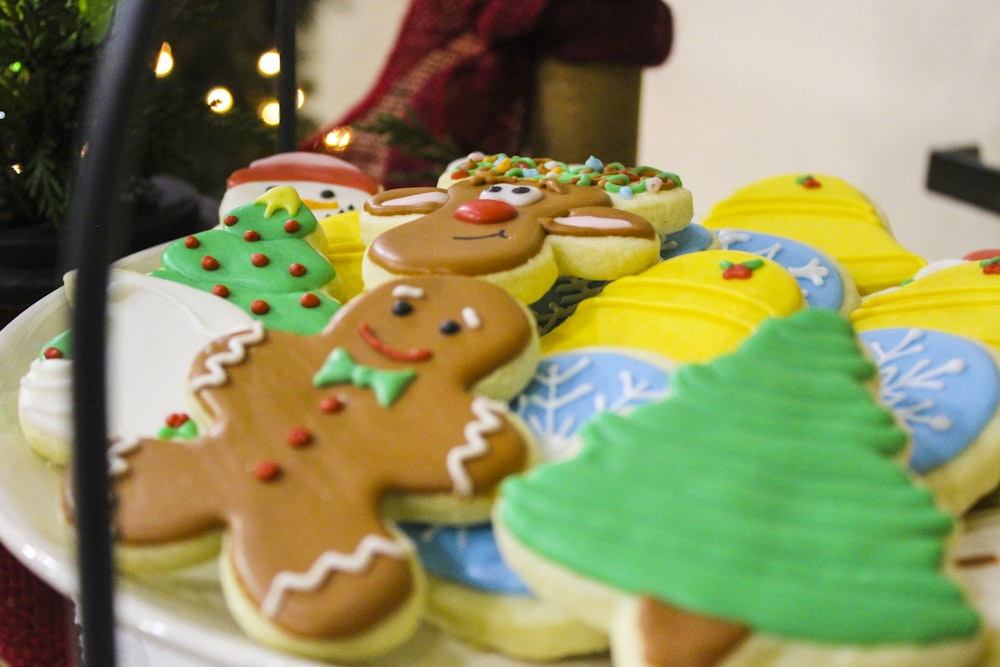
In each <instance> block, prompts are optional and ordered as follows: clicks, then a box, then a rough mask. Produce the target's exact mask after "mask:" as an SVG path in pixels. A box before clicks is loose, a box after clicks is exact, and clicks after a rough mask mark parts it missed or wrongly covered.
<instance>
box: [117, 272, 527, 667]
mask: <svg viewBox="0 0 1000 667" xmlns="http://www.w3.org/2000/svg"><path fill="white" fill-rule="evenodd" d="M536 363H537V338H536V334H535V331H534V326H533V323H532V321H531V318H530V315H529V314H528V313H527V311H526V309H525V308H524V307H523V306H521V305H520V304H518V303H517V302H516V301H514V300H513V299H511V298H510V297H509V295H507V294H506V293H505V292H503V291H502V290H500V289H499V288H497V287H495V286H493V285H490V284H489V283H486V282H485V281H480V280H475V279H470V278H459V277H453V276H421V277H414V278H412V279H409V280H406V281H400V282H396V283H391V284H386V285H383V286H382V287H380V288H378V289H376V290H373V291H372V292H369V293H366V294H365V295H364V296H363V297H359V298H358V299H355V300H353V301H352V302H351V303H350V304H348V305H347V306H345V307H344V308H342V309H341V310H340V311H338V313H337V315H336V316H335V317H334V319H333V320H332V321H331V322H330V324H329V326H328V327H327V328H326V329H325V330H324V331H323V332H322V333H320V334H318V335H314V336H298V335H294V334H289V333H285V332H280V331H271V330H267V331H265V330H264V329H263V327H262V326H261V325H260V323H255V325H254V326H253V327H252V328H250V329H248V330H245V331H242V332H239V333H236V334H233V335H230V336H227V337H224V338H220V339H218V340H217V341H215V342H213V343H212V344H211V345H209V346H208V347H207V348H206V349H205V350H204V351H203V353H202V354H201V355H200V356H199V357H198V358H197V359H196V360H195V362H194V364H193V365H192V370H191V374H190V383H189V390H190V391H191V392H192V393H193V395H194V398H195V400H196V403H197V405H198V407H199V408H200V410H201V411H203V412H204V413H205V415H204V416H205V419H206V422H207V423H210V424H211V426H210V427H209V428H208V429H207V430H206V431H205V432H204V433H203V434H202V435H201V436H199V437H197V438H195V439H192V440H186V441H180V442H178V441H162V440H156V439H141V440H138V441H134V442H126V441H123V442H118V443H115V444H114V445H113V446H112V448H111V459H112V461H111V462H112V472H113V474H114V475H115V476H114V491H115V494H116V497H117V503H116V509H117V514H116V520H115V529H116V535H117V538H118V544H119V546H120V553H119V556H120V558H119V562H120V564H122V566H123V567H124V568H125V569H126V570H128V571H133V572H137V573H140V574H141V573H146V572H154V571H157V570H164V569H173V568H176V567H180V566H183V565H184V564H186V563H189V562H192V561H194V560H196V559H199V558H204V557H205V555H206V554H207V553H209V552H210V551H211V548H212V545H213V544H215V543H217V542H218V540H219V536H220V535H221V536H222V543H223V547H222V553H221V555H220V557H219V562H220V572H221V582H222V587H223V593H224V595H225V599H226V602H227V605H228V606H229V609H230V610H231V612H232V613H233V616H234V618H235V619H236V621H237V622H238V623H239V624H240V626H241V627H242V628H243V629H244V630H245V631H246V632H247V634H248V635H249V636H251V637H252V638H254V639H256V640H258V641H260V642H262V643H264V644H268V645H271V646H274V647H277V648H279V649H282V650H287V651H291V652H294V653H299V654H303V655H307V656H311V657H315V658H320V659H324V660H352V659H360V658H364V657H368V656H373V655H377V654H380V653H382V652H384V651H386V650H388V649H390V648H391V647H393V646H396V645H398V644H399V643H401V642H403V641H405V640H406V639H407V638H408V637H409V636H410V635H411V634H412V632H413V631H414V630H415V629H416V627H417V624H418V622H419V619H420V616H421V612H422V609H423V605H424V578H423V573H422V570H421V568H420V566H419V563H418V561H417V558H416V556H415V552H414V549H413V548H412V546H411V543H410V542H409V540H407V539H405V538H404V537H402V536H401V534H400V533H399V532H398V531H397V530H396V529H395V528H394V526H393V524H392V522H391V521H392V520H395V519H398V518H418V519H422V520H429V521H443V520H447V521H458V522H462V521H472V520H482V519H484V518H486V516H488V512H489V507H490V505H491V502H492V495H493V493H494V490H495V488H496V487H497V485H498V484H499V483H500V481H501V480H502V479H503V478H504V477H505V476H507V475H508V474H510V473H512V472H516V471H519V470H523V469H524V468H525V467H526V466H528V465H530V463H531V461H532V459H533V453H532V444H531V439H530V435H529V434H528V433H527V430H526V429H525V428H523V427H522V426H520V424H519V423H518V420H517V419H516V418H514V417H513V416H512V415H510V414H509V412H508V410H507V409H506V404H505V403H503V402H502V401H506V400H509V399H510V398H511V397H512V396H513V395H514V394H515V393H516V392H517V391H518V390H519V389H520V388H521V387H522V386H524V384H526V383H527V381H528V380H529V379H530V377H531V373H532V371H533V370H534V367H535V365H536Z"/></svg>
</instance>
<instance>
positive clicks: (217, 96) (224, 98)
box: [205, 86, 233, 114]
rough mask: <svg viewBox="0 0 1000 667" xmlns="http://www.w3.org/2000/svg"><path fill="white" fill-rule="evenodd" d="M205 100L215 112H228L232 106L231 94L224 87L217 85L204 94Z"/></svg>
mask: <svg viewBox="0 0 1000 667" xmlns="http://www.w3.org/2000/svg"><path fill="white" fill-rule="evenodd" d="M205 102H206V103H207V104H208V107H209V108H210V109H211V110H212V111H214V112H215V113H218V114H223V113H228V112H229V111H231V110H232V108H233V94H232V93H230V92H229V91H228V90H227V89H226V88H223V87H222V86H219V87H218V88H213V89H212V90H210V91H208V95H206V96H205Z"/></svg>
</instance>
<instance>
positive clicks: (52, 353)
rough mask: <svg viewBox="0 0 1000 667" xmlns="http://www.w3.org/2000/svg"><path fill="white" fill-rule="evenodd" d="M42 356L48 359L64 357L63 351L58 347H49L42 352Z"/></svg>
mask: <svg viewBox="0 0 1000 667" xmlns="http://www.w3.org/2000/svg"><path fill="white" fill-rule="evenodd" d="M42 356H43V357H45V358H46V359H62V358H63V352H62V350H60V349H59V348H58V347H47V348H45V350H44V351H43V352H42Z"/></svg>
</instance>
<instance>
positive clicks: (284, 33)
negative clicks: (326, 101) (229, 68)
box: [275, 0, 299, 153]
mask: <svg viewBox="0 0 1000 667" xmlns="http://www.w3.org/2000/svg"><path fill="white" fill-rule="evenodd" d="M276 1H277V3H278V4H277V11H276V13H275V45H276V46H277V49H278V56H279V57H280V59H281V71H280V72H278V113H279V120H278V152H279V153H285V152H288V151H293V150H295V144H296V141H295V133H296V128H295V117H296V113H297V111H296V108H297V107H298V98H299V88H298V84H297V80H296V74H295V60H296V58H295V24H296V22H297V21H298V16H297V13H298V12H297V10H298V7H297V4H296V0H276Z"/></svg>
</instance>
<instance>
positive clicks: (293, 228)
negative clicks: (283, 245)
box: [285, 220, 299, 234]
mask: <svg viewBox="0 0 1000 667" xmlns="http://www.w3.org/2000/svg"><path fill="white" fill-rule="evenodd" d="M285 231H286V232H288V233H289V234H294V233H295V232H297V231H299V221H298V220H289V221H287V222H286V223H285Z"/></svg>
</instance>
